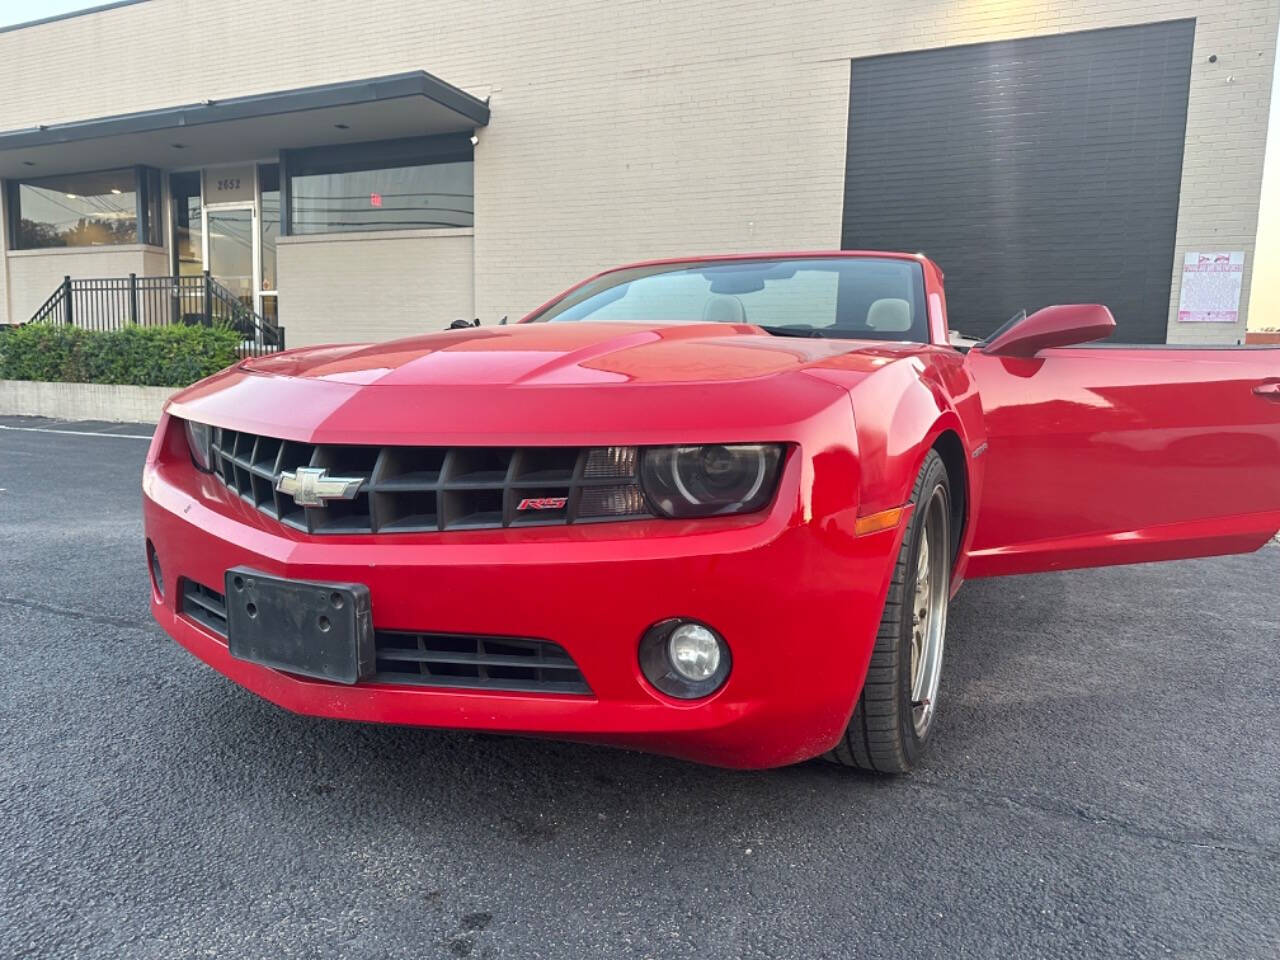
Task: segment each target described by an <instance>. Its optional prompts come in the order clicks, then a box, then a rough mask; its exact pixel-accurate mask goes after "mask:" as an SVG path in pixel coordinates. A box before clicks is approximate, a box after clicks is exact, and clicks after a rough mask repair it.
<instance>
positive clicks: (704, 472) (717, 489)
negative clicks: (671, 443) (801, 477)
mask: <svg viewBox="0 0 1280 960" xmlns="http://www.w3.org/2000/svg"><path fill="white" fill-rule="evenodd" d="M781 462H782V447H781V446H780V445H778V444H771V443H737V444H712V445H708V446H701V447H650V448H649V449H647V450H645V451H644V455H643V457H641V460H640V483H641V485H642V486H643V487H644V492H645V493H646V494H647V495H648V497H649V500H650V502H652V503H653V505H654V506H655V507H657V508H658V510H660V511H661V512H662V513H664V514H666V515H667V516H668V517H709V516H714V515H716V514H722V513H749V512H750V511H752V510H759V509H760V508H761V507H763V506H764V505H765V504H767V503H768V502H769V500H770V499H772V497H773V491H774V487H775V486H776V484H777V479H778V465H779V464H780V463H781Z"/></svg>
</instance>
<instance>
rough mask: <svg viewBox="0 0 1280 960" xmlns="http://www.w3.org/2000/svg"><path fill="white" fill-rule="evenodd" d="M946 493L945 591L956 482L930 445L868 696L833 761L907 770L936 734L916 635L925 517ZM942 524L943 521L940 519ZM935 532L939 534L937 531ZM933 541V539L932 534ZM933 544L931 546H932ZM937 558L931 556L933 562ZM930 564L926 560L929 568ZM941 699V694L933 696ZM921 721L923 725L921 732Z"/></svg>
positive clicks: (918, 479)
mask: <svg viewBox="0 0 1280 960" xmlns="http://www.w3.org/2000/svg"><path fill="white" fill-rule="evenodd" d="M937 496H941V497H942V498H943V501H942V510H941V513H942V515H943V517H944V518H945V519H944V520H943V524H942V530H943V533H944V535H943V537H942V538H941V541H942V546H943V549H942V550H941V553H942V554H943V559H942V560H941V561H938V562H941V563H942V569H943V570H944V571H945V574H944V576H945V580H946V582H945V583H944V584H943V587H942V590H943V596H944V597H945V596H946V595H947V594H948V593H949V591H950V577H951V540H950V521H951V511H950V508H951V487H950V484H949V483H948V480H947V470H946V467H945V466H943V463H942V458H941V457H939V456H938V454H937V452H936V451H933V450H930V451H929V454H928V456H926V457H925V460H924V465H923V466H922V467H921V468H920V473H919V475H918V476H917V477H916V482H915V486H914V488H913V489H912V491H911V502H912V503H913V504H915V509H914V510H913V511H912V515H911V521H910V525H909V526H908V528H907V533H906V535H905V536H904V537H903V538H902V548H901V549H900V550H899V551H898V559H897V563H896V564H895V565H894V568H893V582H892V583H891V584H890V585H889V593H888V595H887V597H886V598H885V605H884V613H883V614H882V615H881V618H880V629H879V630H878V631H877V633H876V644H875V648H874V649H873V650H872V653H871V665H870V667H869V668H868V670H867V678H866V682H865V684H864V685H863V688H862V695H861V696H860V697H859V698H858V703H857V706H855V707H854V709H853V716H852V717H850V718H849V726H848V729H846V730H845V733H844V736H843V737H841V738H840V742H839V743H837V744H836V746H835V747H834V748H833V749H832V750H831V751H829V752H828V753H826V754H825V755H824V757H825V759H827V760H829V761H831V762H832V763H837V764H840V765H841V766H845V767H854V768H856V769H859V770H869V771H873V772H875V773H886V774H896V773H906V772H908V771H909V770H910V769H911V768H912V767H913V766H915V764H916V762H917V761H918V760H919V758H920V756H921V754H922V752H923V751H924V748H925V745H926V744H927V743H928V741H929V735H930V733H932V731H933V727H934V719H935V717H936V713H935V711H934V709H933V705H932V703H930V704H929V705H928V706H927V707H926V706H921V705H917V704H915V703H913V701H912V689H911V688H912V659H911V657H912V651H911V647H912V632H913V630H914V627H915V622H914V619H913V617H914V609H913V608H914V605H915V604H914V602H913V601H914V599H915V595H916V593H915V590H916V571H917V569H918V566H919V559H920V558H919V551H920V543H921V540H922V531H923V530H924V528H925V524H926V516H927V514H928V512H929V509H928V508H926V505H928V504H931V503H932V500H933V498H934V497H937ZM933 522H934V524H935V525H936V523H937V521H936V520H934V521H933ZM935 537H936V535H935ZM931 539H933V538H931ZM930 549H932V548H930ZM930 559H932V558H931V557H929V558H926V561H928V560H930ZM927 565H928V563H927V562H926V566H927ZM941 616H942V618H943V620H942V625H941V628H940V629H941V630H942V631H943V632H945V626H946V622H945V616H946V601H945V599H944V600H943V607H942V614H941ZM938 658H939V659H938V667H937V669H938V670H940V669H941V646H939V649H938ZM929 699H930V700H931V701H932V700H933V699H936V690H935V692H934V696H933V697H931V698H929ZM918 721H919V722H922V723H923V729H917V727H918V725H919V724H918Z"/></svg>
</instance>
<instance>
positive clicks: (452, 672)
mask: <svg viewBox="0 0 1280 960" xmlns="http://www.w3.org/2000/svg"><path fill="white" fill-rule="evenodd" d="M376 646H377V656H378V667H377V669H378V672H377V673H376V674H375V675H374V678H373V679H374V680H375V681H376V682H378V683H411V684H415V685H423V686H428V687H466V688H468V689H472V690H521V691H529V692H534V691H537V692H543V693H590V692H591V689H590V688H589V687H588V686H587V683H586V681H585V680H584V679H583V678H582V673H581V672H580V671H579V670H578V665H577V664H576V663H574V662H573V658H571V657H570V656H569V654H567V653H565V651H564V649H563V648H562V647H560V646H559V645H557V644H554V643H551V642H550V641H548V640H524V639H519V638H516V637H477V636H471V635H468V634H456V633H392V632H390V631H384V630H379V631H377V634H376Z"/></svg>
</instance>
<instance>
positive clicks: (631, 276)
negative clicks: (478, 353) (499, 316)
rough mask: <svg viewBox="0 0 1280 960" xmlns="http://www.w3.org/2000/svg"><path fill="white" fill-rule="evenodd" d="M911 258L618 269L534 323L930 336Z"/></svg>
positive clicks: (919, 274) (919, 275)
mask: <svg viewBox="0 0 1280 960" xmlns="http://www.w3.org/2000/svg"><path fill="white" fill-rule="evenodd" d="M924 302H925V301H924V271H923V270H922V269H921V266H920V264H919V263H917V262H915V261H914V260H896V259H888V258H874V257H825V258H824V257H815V258H809V259H795V260H722V261H705V262H702V263H676V264H666V265H660V266H647V267H631V268H629V269H626V270H615V271H613V272H612V273H607V274H605V275H604V276H602V277H597V278H596V279H595V280H592V281H591V282H590V283H587V284H585V285H584V286H582V287H579V288H578V289H577V290H574V291H573V292H572V293H570V294H568V295H567V296H565V297H563V298H561V299H560V300H558V301H556V302H555V303H553V304H552V305H551V306H549V307H547V308H546V309H545V310H544V311H543V312H542V313H540V314H538V315H537V316H534V317H532V318H531V322H534V323H541V322H549V323H569V322H573V321H579V320H586V321H591V322H592V323H750V324H755V325H757V326H760V327H763V328H764V329H765V330H767V331H769V332H770V333H774V334H777V335H779V336H813V337H848V338H857V339H872V340H909V341H913V342H916V343H927V342H928V335H927V330H928V325H927V323H926V319H925V308H924Z"/></svg>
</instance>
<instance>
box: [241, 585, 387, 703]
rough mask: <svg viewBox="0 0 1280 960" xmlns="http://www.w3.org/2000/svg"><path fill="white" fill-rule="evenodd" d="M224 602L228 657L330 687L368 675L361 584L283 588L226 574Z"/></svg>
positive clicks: (369, 643) (370, 660) (365, 593)
mask: <svg viewBox="0 0 1280 960" xmlns="http://www.w3.org/2000/svg"><path fill="white" fill-rule="evenodd" d="M226 597H227V648H228V650H229V651H230V653H231V655H232V656H233V657H236V658H238V659H240V660H248V661H250V662H252V663H258V664H262V665H263V666H267V667H273V668H274V669H277V670H285V671H288V672H289V673H296V674H300V675H302V676H304V677H315V678H317V679H320V680H330V681H332V682H334V683H347V684H350V683H356V682H357V681H359V680H363V679H366V678H368V677H370V676H372V675H373V672H374V645H373V616H372V613H371V611H370V603H369V588H368V587H367V586H365V585H364V584H362V583H325V582H320V581H312V580H289V579H285V578H281V577H272V576H269V575H267V574H265V573H262V572H261V571H259V570H254V569H252V568H250V567H233V568H232V569H230V570H228V571H227V573H226Z"/></svg>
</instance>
